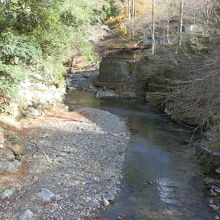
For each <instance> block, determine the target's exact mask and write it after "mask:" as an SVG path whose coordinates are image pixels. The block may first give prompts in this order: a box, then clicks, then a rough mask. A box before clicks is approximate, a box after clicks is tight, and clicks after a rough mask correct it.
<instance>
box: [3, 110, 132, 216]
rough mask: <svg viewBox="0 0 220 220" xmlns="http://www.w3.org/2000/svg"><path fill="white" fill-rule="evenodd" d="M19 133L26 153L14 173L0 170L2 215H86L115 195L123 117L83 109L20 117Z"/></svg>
mask: <svg viewBox="0 0 220 220" xmlns="http://www.w3.org/2000/svg"><path fill="white" fill-rule="evenodd" d="M18 135H19V136H20V137H21V139H22V141H23V143H24V145H25V147H26V148H27V149H28V154H27V155H26V156H24V157H23V159H22V162H23V166H22V167H20V168H19V169H18V171H17V172H16V174H14V175H12V174H11V175H9V174H4V173H3V174H1V178H0V179H1V182H0V186H1V189H3V190H2V193H1V204H0V207H1V208H0V216H1V217H2V218H4V219H8V220H9V219H10V220H13V219H17V218H18V217H19V216H20V219H22V220H23V219H25V216H32V218H35V219H49V218H56V219H91V218H92V217H91V216H92V215H94V214H95V213H96V212H97V211H98V210H99V209H100V208H102V207H105V206H107V205H109V203H110V201H112V200H113V199H114V197H115V194H116V193H117V191H118V190H119V184H120V179H121V169H122V167H123V162H124V156H125V151H126V148H127V145H128V142H129V133H128V131H127V128H126V126H125V122H124V121H123V120H121V119H120V118H118V117H117V116H115V115H112V114H110V113H109V112H106V111H101V110H96V109H92V108H83V109H79V110H78V111H77V112H63V113H56V114H54V115H49V116H45V117H42V118H39V119H36V120H26V121H23V126H22V129H20V130H18ZM24 174H25V175H24ZM10 176H11V178H10ZM13 176H16V178H15V177H14V178H13ZM9 186H10V189H8V187H9ZM5 190H6V191H5ZM22 214H23V215H22ZM30 219H31V218H30Z"/></svg>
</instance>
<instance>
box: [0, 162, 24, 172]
mask: <svg viewBox="0 0 220 220" xmlns="http://www.w3.org/2000/svg"><path fill="white" fill-rule="evenodd" d="M20 165H21V162H20V161H18V160H14V161H0V172H10V173H14V172H15V171H16V170H17V168H18V167H19V166H20Z"/></svg>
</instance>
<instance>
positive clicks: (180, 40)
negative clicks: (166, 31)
mask: <svg viewBox="0 0 220 220" xmlns="http://www.w3.org/2000/svg"><path fill="white" fill-rule="evenodd" d="M183 6H184V0H180V24H179V47H180V46H181V45H182V39H183Z"/></svg>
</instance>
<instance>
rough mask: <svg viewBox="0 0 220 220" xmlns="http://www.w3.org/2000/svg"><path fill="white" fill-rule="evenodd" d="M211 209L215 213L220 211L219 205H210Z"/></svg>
mask: <svg viewBox="0 0 220 220" xmlns="http://www.w3.org/2000/svg"><path fill="white" fill-rule="evenodd" d="M209 207H210V208H212V209H213V210H214V211H218V210H219V207H218V206H217V205H214V204H209Z"/></svg>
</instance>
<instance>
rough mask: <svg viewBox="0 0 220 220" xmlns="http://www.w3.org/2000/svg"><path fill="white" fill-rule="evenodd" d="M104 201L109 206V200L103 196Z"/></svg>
mask: <svg viewBox="0 0 220 220" xmlns="http://www.w3.org/2000/svg"><path fill="white" fill-rule="evenodd" d="M102 201H103V205H104V206H109V205H110V203H109V201H108V200H107V199H106V198H105V197H103V199H102Z"/></svg>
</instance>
